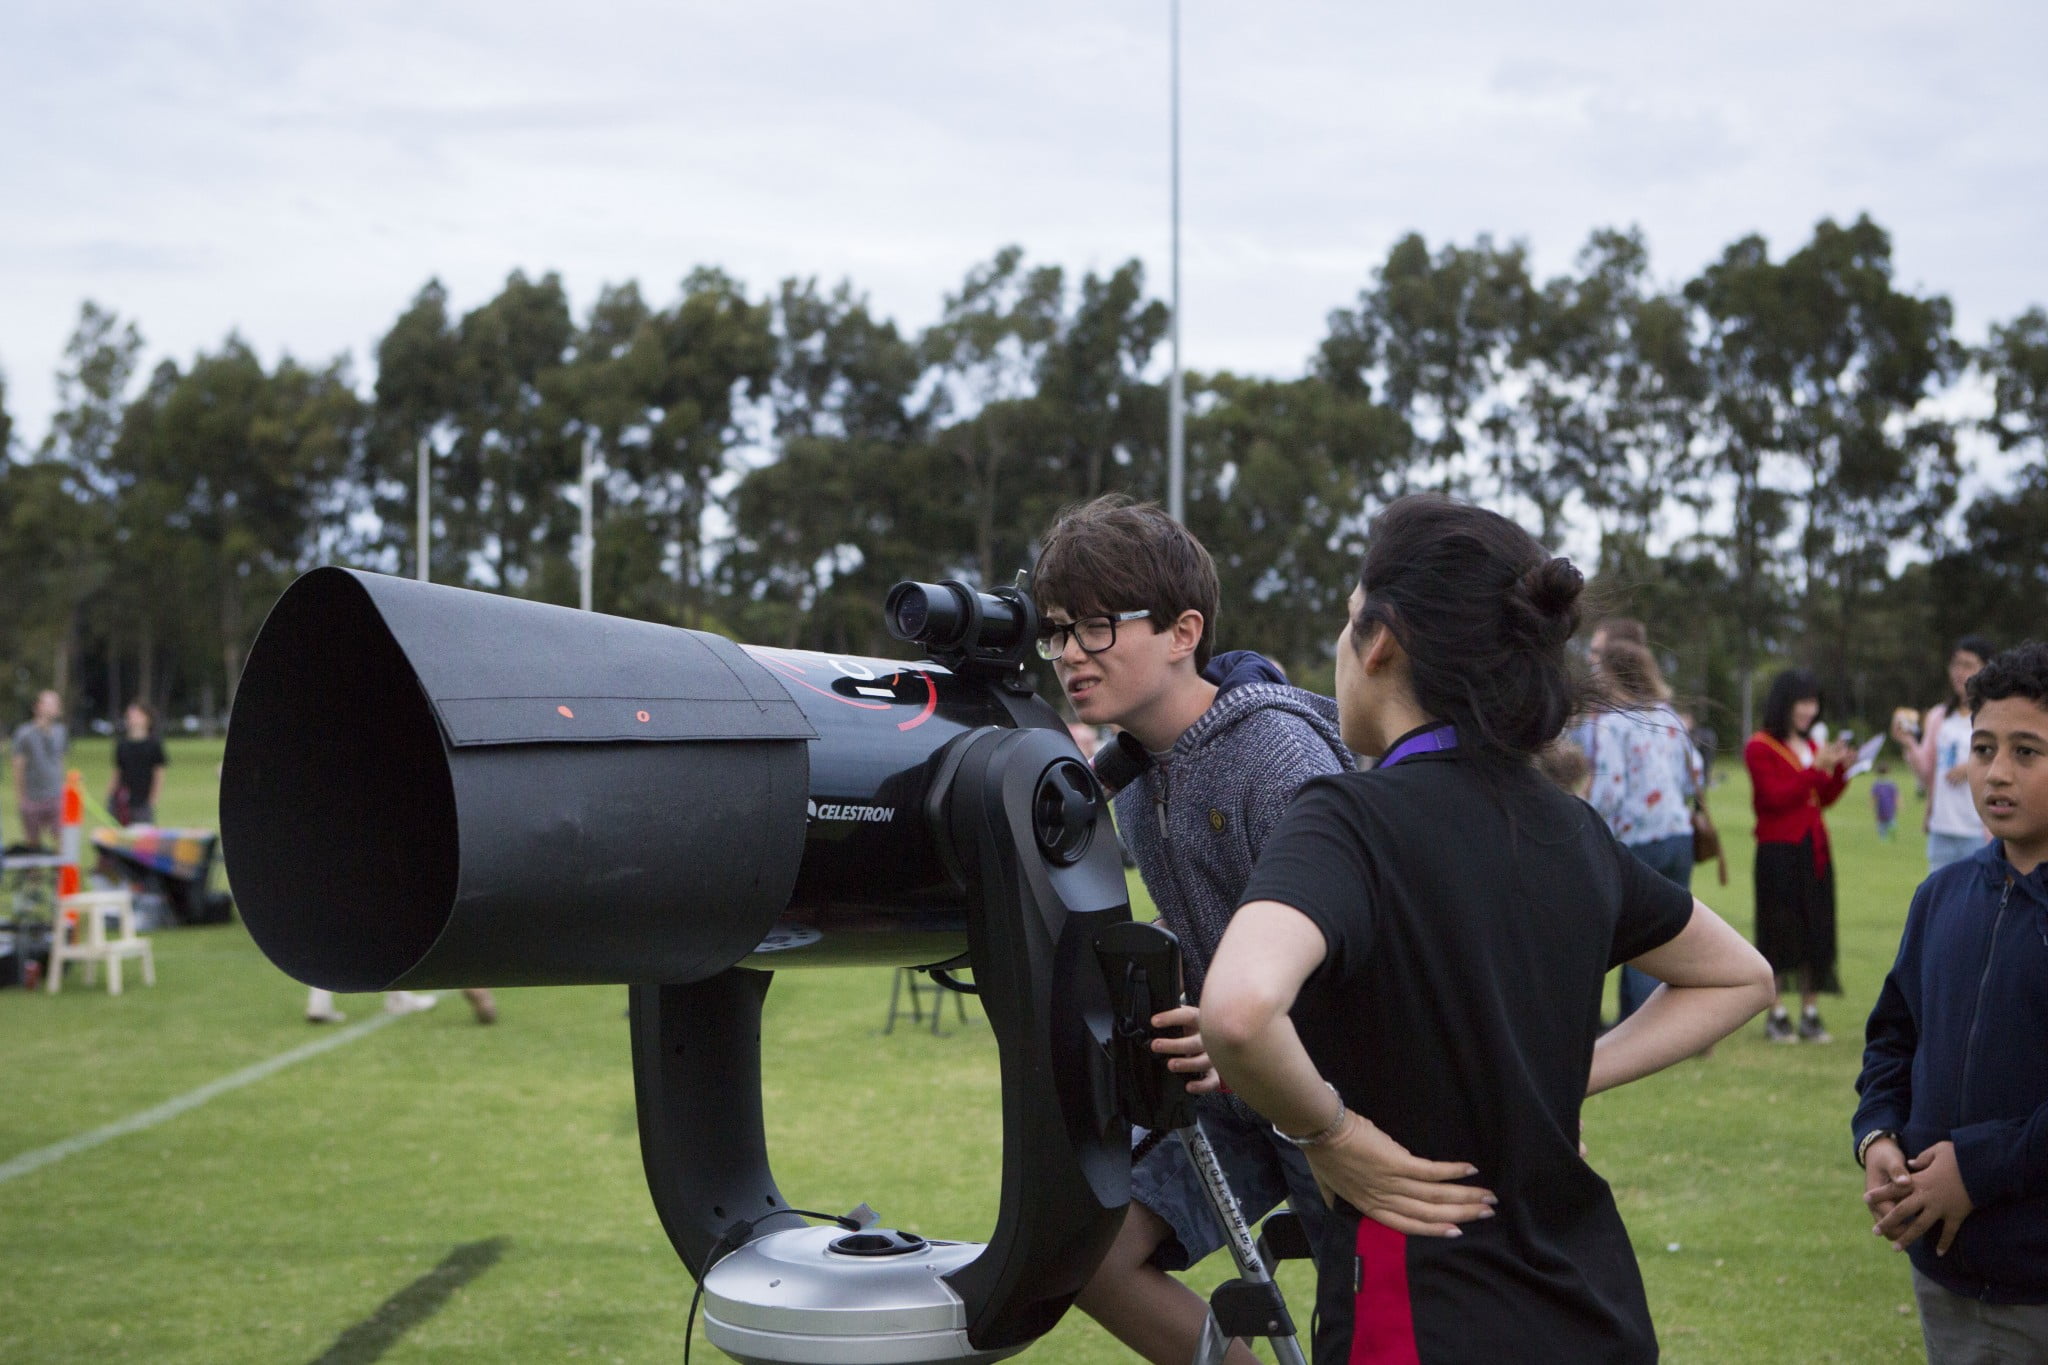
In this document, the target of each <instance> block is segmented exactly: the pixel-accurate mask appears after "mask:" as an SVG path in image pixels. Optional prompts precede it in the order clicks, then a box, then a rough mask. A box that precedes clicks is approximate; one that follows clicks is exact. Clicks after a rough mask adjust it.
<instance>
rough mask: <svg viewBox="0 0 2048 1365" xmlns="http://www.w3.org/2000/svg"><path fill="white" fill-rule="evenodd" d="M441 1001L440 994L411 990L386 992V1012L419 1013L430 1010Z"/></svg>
mask: <svg viewBox="0 0 2048 1365" xmlns="http://www.w3.org/2000/svg"><path fill="white" fill-rule="evenodd" d="M440 1003H441V997H440V996H438V995H415V994H414V993H413V992H411V991H386V992H384V1012H385V1013H386V1014H418V1013H419V1012H420V1011H421V1010H430V1009H432V1008H434V1006H436V1005H438V1004H440Z"/></svg>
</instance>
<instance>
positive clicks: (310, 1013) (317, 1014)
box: [306, 1005, 348, 1024]
mask: <svg viewBox="0 0 2048 1365" xmlns="http://www.w3.org/2000/svg"><path fill="white" fill-rule="evenodd" d="M306 1022H307V1023H309V1024H341V1023H346V1022H348V1016H347V1015H346V1014H343V1013H342V1012H341V1011H340V1010H338V1009H336V1008H334V1006H332V1005H329V1006H328V1007H327V1008H326V1009H324V1010H307V1011H306Z"/></svg>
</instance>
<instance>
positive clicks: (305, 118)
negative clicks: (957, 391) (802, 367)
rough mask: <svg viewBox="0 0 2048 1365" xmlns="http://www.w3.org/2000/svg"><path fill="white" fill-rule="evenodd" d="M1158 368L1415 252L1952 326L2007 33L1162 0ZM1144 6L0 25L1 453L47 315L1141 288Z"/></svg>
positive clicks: (2020, 154)
mask: <svg viewBox="0 0 2048 1365" xmlns="http://www.w3.org/2000/svg"><path fill="white" fill-rule="evenodd" d="M1183 43H1184V46H1183V83H1184V84H1183V90H1184V95H1183V99H1184V125H1183V138H1184V161H1183V165H1184V176H1185V263H1184V295H1185V311H1186V333H1185V353H1186V358H1187V363H1188V364H1189V365H1191V366H1193V367H1196V368H1202V369H1213V368H1223V367H1229V368H1235V369H1240V370H1252V371H1262V372H1267V373H1274V374H1293V373H1297V372H1299V370H1300V369H1301V367H1302V364H1303V362H1304V360H1305V358H1306V357H1307V355H1308V354H1309V352H1310V351H1311V350H1312V348H1313V347H1314V345H1315V343H1316V341H1317V340H1318V338H1319V337H1320V336H1321V334H1322V330H1323V318H1324V315H1325V313H1326V312H1327V311H1328V310H1329V309H1330V308H1331V307H1333V306H1335V305H1338V304H1340V303H1344V302H1346V301H1348V300H1349V299H1350V298H1351V297H1352V296H1353V295H1354V294H1355V293H1356V292H1357V290H1358V289H1359V287H1360V286H1361V285H1362V284H1363V283H1364V282H1365V280H1366V278H1367V276H1368V273H1369V272H1370V270H1371V268H1372V266H1373V265H1374V263H1375V262H1376V261H1378V260H1379V259H1381V258H1382V257H1383V256H1384V253H1385V251H1386V249H1387V247H1388V245H1389V244H1390V243H1391V242H1392V241H1393V240H1394V239H1395V238H1396V237H1397V236H1398V235H1399V234H1401V233H1402V232H1405V231H1408V230H1410V229H1414V230H1419V231H1421V232H1423V233H1424V234H1426V235H1427V236H1428V237H1429V239H1430V240H1431V242H1432V243H1437V242H1440V241H1443V240H1445V239H1457V240H1468V239H1469V238H1471V237H1472V236H1473V235H1475V234H1477V233H1480V232H1489V231H1490V232H1492V233H1493V234H1494V235H1495V236H1496V237H1498V238H1504V239H1505V238H1521V239H1524V240H1526V241H1527V242H1528V243H1529V245H1530V246H1531V248H1532V249H1533V250H1534V252H1535V254H1536V257H1537V260H1538V263H1539V265H1540V266H1542V267H1543V268H1545V269H1558V268H1561V267H1563V266H1564V265H1565V264H1567V263H1568V262H1569V260H1570V258H1571V256H1572V254H1573V253H1574V251H1575V250H1576V248H1577V247H1578V245H1579V243H1580V242H1581V241H1583V239H1584V238H1585V235H1586V233H1587V232H1588V230H1590V229H1592V228H1594V227H1597V226H1602V225H1608V224H1629V223H1635V224H1640V225H1641V226H1642V228H1643V229H1644V231H1645V232H1646V233H1647V234H1648V237H1649V240H1650V245H1651V249H1652V252H1653V260H1654V262H1655V265H1656V267H1657V270H1658V273H1659V274H1660V275H1662V276H1663V277H1665V278H1666V279H1668V280H1672V281H1676V280H1680V279H1683V278H1685V277H1686V276H1688V275H1689V274H1691V273H1692V272H1693V271H1695V270H1697V269H1698V268H1699V267H1700V266H1701V265H1702V264H1704V263H1705V262H1706V261H1708V260H1709V259H1711V258H1712V257H1714V256H1716V255H1717V254H1718V253H1719V252H1720V250H1721V248H1723V247H1724V246H1726V245H1727V244H1728V243H1729V242H1730V241H1732V240H1734V239H1735V238H1737V237H1739V236H1741V235H1743V234H1746V233H1749V232H1761V233H1763V234H1764V235H1765V236H1766V237H1767V238H1769V240H1770V242H1771V244H1772V247H1773V250H1774V252H1775V253H1780V254H1782V253H1783V252H1785V251H1789V250H1791V249H1793V248H1795V247H1796V246H1797V245H1799V243H1800V242H1802V241H1803V240H1804V239H1805V236H1806V234H1807V233H1808V232H1809V231H1810V230H1811V228H1812V226H1813V224H1814V222H1815V221H1816V220H1817V219H1819V218H1821V217H1823V216H1835V217H1838V218H1844V219H1846V218H1852V217H1854V216H1855V215H1856V214H1857V213H1859V212H1865V211H1867V212H1869V213H1870V214H1872V215H1873V216H1874V217H1875V218H1876V219H1877V220H1878V221H1879V222H1880V223H1882V224H1883V225H1884V226H1886V227H1887V228H1889V229H1890V230H1891V231H1892V233H1893V235H1894V239H1895V244H1896V253H1897V262H1898V273H1899V276H1900V278H1901V281H1902V282H1903V283H1904V284H1906V285H1907V286H1910V287H1914V288H1918V289H1924V290H1931V291H1938V292H1942V293H1946V294H1948V295H1949V296H1950V297H1951V298H1952V299H1953V300H1954V301H1955V303H1956V306H1957V310H1958V317H1959V320H1960V322H1961V324H1962V329H1963V331H1964V333H1965V335H1966V336H1970V337H1975V336H1978V335H1981V333H1982V331H1983V328H1984V327H1985V325H1986V324H1987V323H1988V322H1990V321H1993V320H1998V319H2004V318H2008V317H2010V316H2012V315H2013V314H2015V313H2017V312H2019V311H2020V310H2021V309H2023V308H2025V307H2027V306H2028V305H2030V304H2034V303H2042V302H2048V251H2044V244H2048V137H2044V130H2048V79H2044V76H2043V65H2044V63H2043V58H2044V56H2048V6H2044V5H2041V4H2039V3H2038V0H1952V2H1951V3H1948V4H1944V5H1935V4H1929V3H1926V2H1925V0H1918V2H1917V3H1910V4H1907V3H1895V2H1894V0H1854V2H1853V3H1851V2H1844V0H1806V2H1805V3H1795V4H1788V3H1785V2H1784V0H1772V3H1757V2H1756V0H1723V3H1718V4H1714V5H1685V6H1679V5H1662V4H1656V3H1649V4H1645V3H1643V0H1629V2H1627V3H1619V2H1615V3H1609V2H1607V0H1562V2H1560V3H1549V4H1540V5H1530V4H1515V3H1507V2H1506V0H1486V2H1485V3H1480V2H1478V0H1475V2H1474V3H1464V4H1460V3H1448V4H1438V5H1404V6H1398V7H1396V6H1389V5H1380V4H1367V3H1356V4H1310V3H1287V0H1271V2H1270V3H1266V4H1260V5H1245V4H1234V3H1225V0H1185V3H1184V8H1183ZM1167 62H1168V46H1167V0H1124V2H1118V0H1100V2H1099V3H1094V4H1089V3H1077V2H1075V0H1038V2H1037V3H1032V4H1017V3H1008V4H999V3H993V2H992V0H971V2H969V3H962V2H961V0H863V3H860V4H846V3H825V0H809V2H808V3H798V2H797V0H751V2H750V3H725V4H716V5H713V4H701V3H687V2H683V0H668V2H665V3H642V4H626V3H607V2H606V0H592V2H590V3H585V4H583V5H577V6H570V5H563V4H537V3H532V0H450V2H447V3H442V2H439V0H410V2H409V3H389V2H388V0H346V2H337V0H294V3H290V4H278V3H275V2H274V0H249V2H248V3H218V2H209V0H176V2H168V3H143V2H142V0H103V2H100V3H89V4H78V3H75V0H12V3H10V4H9V5H8V6H7V7H6V11H5V19H4V22H0V370H4V371H5V373H6V376H7V383H8V406H9V408H10V410H11V411H12V412H13V413H14V415H15V418H16V422H17V434H18V435H19V436H20V437H22V438H24V439H25V440H27V441H29V442H33V441H35V440H39V439H40V438H41V436H42V433H43V430H44V428H45V425H46V422H47V418H48V414H49V410H50V408H51V406H52V403H53V398H54V390H53V383H52V375H53V372H54V370H55V368H56V366H57V364H58V363H59V360H60V352H61V348H62V345H63V342H64V339H65V337H66V335H67V334H68V333H69V331H70V328H71V325H72V323H73V321H74V320H75V317H76V314H77V309H78V306H79V302H80V300H81V299H84V298H92V299H95V300H97V301H99V302H101V303H103V304H105V305H107V306H109V307H112V308H114V309H115V310H117V311H118V312H120V313H121V314H122V315H123V316H125V317H130V318H133V319H134V320H135V321H136V322H138V323H139V325H140V326H141V328H142V330H143V332H144V334H145V336H146V338H147V340H148V342H149V345H150V354H151V358H152V359H154V358H157V357H160V356H163V355H170V356H173V357H176V358H179V359H181V360H182V359H188V358H189V357H190V356H191V355H192V353H193V352H194V351H195V350H197V349H199V348H202V347H212V346H214V345H217V344H218V343H219V341H220V340H221V338H222V337H224V336H225V335H226V334H227V333H228V332H229V331H230V330H236V331H239V332H240V333H241V334H242V335H243V336H244V337H246V338H247V339H249V340H250V341H251V342H253V343H254V344H255V345H256V346H257V347H258V348H259V349H260V350H261V351H262V352H263V353H264V354H265V355H266V357H270V358H274V357H275V356H276V355H277V354H278V352H280V351H281V350H289V351H290V352H292V353H293V354H295V355H298V356H300V357H302V358H307V359H322V358H325V357H328V356H332V355H335V354H337V353H341V352H351V353H353V354H354V356H355V357H356V359H357V365H358V373H359V374H362V375H363V376H364V377H365V378H367V365H368V358H369V355H370V351H371V347H372V346H373V344H374V342H375V339H376V337H377V336H378V335H379V333H380V332H381V331H382V330H383V329H384V328H385V327H387V326H388V325H389V324H390V322H391V321H392V319H393V318H394V317H395V316H396V315H397V313H398V311H399V310H400V309H401V308H402V307H403V305H404V304H405V302H406V301H407V300H408V299H409V298H410V297H411V295H412V294H413V293H414V292H415V291H416V290H417V289H418V288H419V286H420V285H421V284H422V283H423V282H424V281H425V280H426V279H427V278H428V277H429V276H434V275H438V276H440V277H441V279H442V280H444V281H445V282H446V283H447V284H448V286H449V287H450V289H451V290H452V292H453V294H454V299H455V302H456V304H457V305H458V306H459V307H462V308H468V307H472V306H474V305H476V304H478V303H480V302H482V301H483V300H484V299H486V298H487V297H489V295H490V294H491V293H492V292H494V291H495V289H496V288H497V287H498V285H499V284H500V283H501V282H502V281H503V279H504V277H505V275H506V274H507V273H508V272H509V271H511V270H513V269H515V268H519V269H524V270H527V271H529V272H536V273H537V272H541V271H545V270H550V269H552V270H558V271H560V272H561V273H562V276H563V278H564V280H565V281H566V282H567V284H568V286H569V288H570V290H571V292H572V295H573V296H574V298H575V299H576V301H577V304H578V306H579V308H580V307H581V306H583V305H586V304H587V303H588V302H589V301H590V300H591V299H592V298H593V297H594V296H595V294H596V291H597V289H598V287H599V286H600V285H601V284H603V283H607V282H616V281H621V280H625V279H629V278H630V279H637V280H639V281H640V282H641V285H642V288H643V289H644V290H645V291H646V292H647V294H648V295H649V296H650V297H651V298H654V299H657V300H665V299H667V298H668V297H670V296H671V295H672V293H673V291H674V289H675V285H676V282H677V281H678V280H680V279H681V277H682V276H683V275H684V274H685V273H686V272H687V271H688V270H689V268H690V267H691V266H693V265H695V264H698V263H707V264H716V265H721V266H723V267H725V268H726V269H728V270H729V271H731V272H733V273H734V274H736V275H738V276H739V277H740V278H741V279H743V280H745V281H746V282H747V283H748V284H749V285H750V286H751V287H753V288H754V289H756V290H762V289H765V288H767V287H768V286H770V285H771V284H772V283H773V282H774V281H776V280H778V279H780V278H782V277H784V276H787V275H792V274H815V275H819V276H822V277H825V278H827V279H836V278H838V277H841V276H847V277H850V278H851V279H852V280H853V281H854V282H855V284H856V285H857V286H859V287H861V288H863V289H865V290H866V291H867V292H868V293H869V294H870V296H871V297H872V299H873V301H874V303H875V304H876V305H877V306H878V307H879V308H880V309H881V310H882V311H883V312H885V313H887V314H889V315H890V316H893V317H895V318H896V319H898V320H899V321H900V322H901V323H903V324H904V325H905V326H906V327H916V326H919V325H921V324H923V323H925V322H927V321H929V320H930V319H931V318H932V316H933V315H934V314H935V312H936V310H937V308H938V305H939V300H940V296H941V295H942V293H943V292H944V291H946V290H947V289H948V288H951V287H953V286H955V285H956V284H957V283H958V281H959V279H960V277H961V276H962V274H963V273H964V272H965V271H966V269H967V268H968V267H969V266H970V265H972V264H973V263H975V262H977V261H979V260H983V259H985V258H986V257H987V256H988V255H989V254H990V253H991V252H992V251H993V250H994V249H995V248H996V247H998V246H1000V245H1002V244H1004V243H1007V242H1013V241H1014V242H1018V243H1021V244H1023V245H1024V246H1025V247H1026V249H1027V250H1028V251H1029V252H1030V253H1031V255H1032V256H1033V257H1034V258H1036V259H1040V260H1049V261H1058V262H1061V263H1064V264H1066V265H1068V266H1070V267H1074V268H1077V269H1079V268H1089V267H1096V268H1109V267H1113V266H1115V265H1116V264H1117V263H1119V262H1121V261H1122V260H1124V259H1126V258H1129V257H1132V256H1137V257H1140V258H1142V259H1143V260H1144V261H1145V262H1146V264H1147V267H1148V269H1149V270H1150V271H1151V272H1152V280H1153V282H1154V284H1155V287H1156V288H1157V289H1159V290H1160V291H1161V292H1162V293H1163V292H1164V290H1165V288H1166V284H1167V252H1168V224H1167V186H1168V180H1167V155H1166V153H1167V135H1168V127H1167Z"/></svg>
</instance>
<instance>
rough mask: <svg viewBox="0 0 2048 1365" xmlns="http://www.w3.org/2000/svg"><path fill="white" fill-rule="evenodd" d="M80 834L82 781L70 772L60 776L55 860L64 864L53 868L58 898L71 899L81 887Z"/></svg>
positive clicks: (81, 842)
mask: <svg viewBox="0 0 2048 1365" xmlns="http://www.w3.org/2000/svg"><path fill="white" fill-rule="evenodd" d="M84 831H85V779H84V778H83V777H81V776H79V774H78V770H77V769H76V768H74V769H72V770H71V771H70V772H68V773H66V774H65V775H64V809H63V812H62V816H61V818H60V820H59V822H58V826H57V856H58V857H59V858H62V859H63V860H64V861H63V862H61V863H60V864H58V866H57V894H58V895H59V896H75V895H77V894H78V892H79V891H80V889H81V888H82V887H83V886H84V879H83V878H82V877H81V876H80V875H79V870H78V859H79V853H80V849H81V846H82V845H83V843H84V839H83V835H84Z"/></svg>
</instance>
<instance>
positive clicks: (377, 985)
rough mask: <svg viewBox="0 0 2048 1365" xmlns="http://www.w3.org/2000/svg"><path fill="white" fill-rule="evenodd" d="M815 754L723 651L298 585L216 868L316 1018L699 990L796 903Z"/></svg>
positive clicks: (808, 729) (600, 625)
mask: <svg viewBox="0 0 2048 1365" xmlns="http://www.w3.org/2000/svg"><path fill="white" fill-rule="evenodd" d="M815 736H816V731H815V730H814V729H813V727H812V726H811V724H810V722H809V721H808V720H807V719H806V718H805V716H804V713H803V710H802V708H801V707H799V706H798V705H797V704H796V702H795V701H794V700H793V699H792V698H791V696H790V694H789V692H788V691H787V690H786V689H785V688H784V687H783V686H782V685H781V684H780V683H779V682H777V680H776V679H775V678H774V677H773V676H772V675H771V674H770V673H769V672H768V670H767V669H765V668H763V667H762V666H761V665H760V664H759V663H758V662H756V661H755V660H754V659H752V658H750V657H749V656H748V655H747V654H746V653H745V652H744V651H743V650H741V649H740V647H739V646H737V645H734V644H732V643H731V642H730V641H727V640H724V639H722V638H721V637H718V636H715V635H709V634H704V633H701V632H697V631H687V630H679V629H674V628H670V627H665V626H658V625H652V624H648V623H645V622H639V621H630V620H625V619H622V618H619V617H611V616H600V615H596V614H593V613H588V612H579V611H571V610H569V609H567V608H563V607H554V606H548V605H545V604H542V603H535V602H526V601H521V600H518V599H515V598H507V597H497V596H492V595H490V594H485V593H477V592H468V591H464V590H462V589H457V588H447V587H437V586H434V585H431V584H424V583H416V582H413V581H410V580H406V579H397V578H390V577H385V576H382V575H378V574H367V573H359V572H355V571H352V570H346V569H338V568H323V569H315V570H314V571H312V572H311V573H308V574H306V575H305V576H303V577H301V578H300V579H299V580H298V581H297V582H296V583H294V584H293V585H292V586H291V587H290V588H289V589H287V590H286V592H285V594H284V596H283V597H281V598H280V599H279V600H278V603H277V605H276V606H275V607H274V608H273V609H272V611H271V613H270V616H269V618H268V619H267V620H266V621H265V622H264V625H263V629H262V632H261V633H260V634H259V635H258V637H257V640H256V643H255V645H254V646H253V647H252V649H251V650H250V653H249V659H248V663H247V665H246V667H245V668H244V670H243V674H242V680H241V684H240V686H239V688H238V691H237V694H236V698H235V706H234V713H233V717H232V721H231V723H230V725H229V729H228V740H227V751H226V756H225V761H224V764H223V768H222V782H221V831H222V836H223V845H224V853H225V856H226V858H227V862H228V869H229V875H230V876H231V878H232V880H233V882H234V886H235V892H236V897H237V899H238V901H239V902H240V904H241V909H242V917H243V919H244V921H245V922H246V923H247V924H248V926H249V932H250V934H251V935H252V936H253V937H254V938H255V939H256V942H257V944H258V946H259V947H261V948H262V950H263V951H264V953H265V954H266V955H267V956H269V957H270V959H271V960H272V961H273V962H275V963H276V964H277V965H278V966H279V967H281V968H282V969H284V970H285V971H286V972H288V973H289V974H291V975H292V976H294V977H297V978H298V979H299V980H301V981H305V982H308V983H310V984H312V985H316V986H321V987H324V988H326V989H329V990H336V991H372V990H383V989H388V988H394V987H416V986H418V987H426V986H460V985H575V984H598V983H629V984H630V983H656V982H686V981H697V980H702V979H705V978H707V977H710V976H712V975H715V974H716V973H718V972H720V971H722V970H724V969H725V968H726V967H729V966H731V965H732V964H733V963H735V962H737V961H739V960H740V959H741V958H742V957H744V956H746V955H747V954H748V953H749V952H750V951H751V950H753V949H754V947H755V946H756V945H757V944H759V943H760V942H761V941H762V939H763V937H764V936H765V935H766V934H767V932H768V930H769V928H770V927H771V926H772V925H773V923H774V922H775V919H776V916H777V914H778V912H780V911H781V910H782V908H783V907H784V906H785V905H786V904H787V903H788V901H789V899H790V893H791V890H792V888H793V887H794V885H795V882H796V877H797V872H798V868H799V865H800V863H801V861H802V856H803V849H804V841H805V825H806V811H805V799H806V793H807V791H808V787H809V778H810V767H809V753H808V748H809V745H808V741H809V740H811V739H813V738H814V737H815Z"/></svg>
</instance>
